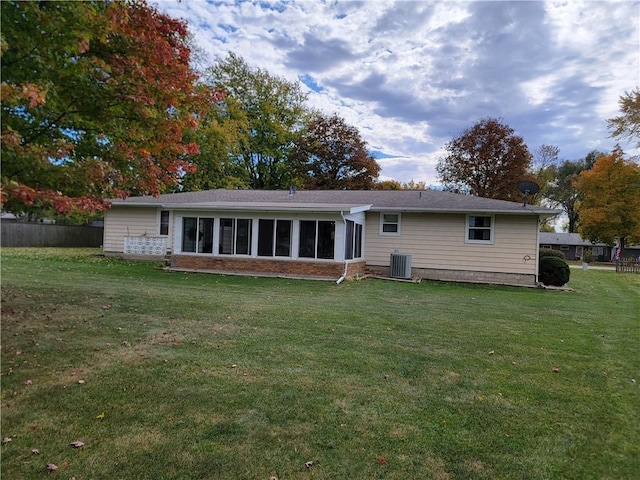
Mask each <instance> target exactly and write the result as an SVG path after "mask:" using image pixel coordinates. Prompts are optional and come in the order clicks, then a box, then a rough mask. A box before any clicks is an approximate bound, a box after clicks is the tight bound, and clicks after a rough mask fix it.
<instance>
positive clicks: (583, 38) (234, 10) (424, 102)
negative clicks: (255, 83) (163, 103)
mask: <svg viewBox="0 0 640 480" xmlns="http://www.w3.org/2000/svg"><path fill="white" fill-rule="evenodd" d="M158 6H159V8H160V9H161V10H162V11H165V12H167V13H168V14H170V15H171V16H174V17H182V18H185V19H186V20H187V21H188V23H189V25H190V29H191V31H192V32H193V34H194V37H195V39H196V42H197V44H198V45H199V46H200V47H201V48H202V50H204V51H205V52H206V54H207V56H208V61H209V62H213V59H214V57H215V56H217V55H220V56H224V55H226V52H227V51H233V52H235V53H236V54H238V55H240V56H242V57H243V58H244V59H245V60H246V61H247V62H248V63H249V64H251V65H254V66H256V67H260V68H263V69H266V70H268V71H269V72H271V73H272V74H274V75H278V76H282V77H284V78H287V79H288V80H292V81H293V80H298V79H299V78H301V77H302V76H305V78H306V76H309V77H311V78H313V81H314V82H315V83H316V84H317V85H319V86H320V87H322V90H321V91H320V92H314V91H312V90H309V104H310V105H312V106H314V107H316V108H320V109H321V110H323V111H325V112H327V113H334V112H335V113H337V114H338V115H341V116H342V117H344V118H345V120H346V121H347V122H348V123H350V124H352V125H354V126H356V127H357V128H358V129H359V130H360V132H361V134H362V135H363V137H364V138H365V139H366V140H367V142H368V143H369V145H370V147H371V148H372V150H376V151H380V152H382V153H384V154H385V155H386V156H388V158H383V159H381V160H380V164H381V165H382V177H383V178H394V179H396V180H399V181H403V182H405V181H409V180H411V179H414V180H424V181H426V182H427V183H430V184H435V183H437V178H436V174H435V164H436V163H437V159H438V157H439V156H440V155H441V153H442V146H443V145H444V144H445V143H446V142H447V141H449V140H451V138H452V137H453V136H455V135H458V134H459V133H460V132H461V131H462V130H464V129H465V128H468V127H470V126H472V125H473V124H474V123H475V122H476V121H478V120H479V119H480V118H483V117H488V116H490V117H498V118H502V119H503V121H504V122H505V123H507V124H509V125H510V126H511V127H513V128H514V129H515V130H516V131H517V133H518V134H520V135H522V136H523V137H524V139H525V141H526V142H527V144H528V145H529V147H530V149H531V150H532V151H533V150H535V149H536V148H537V147H538V146H540V145H541V144H543V143H546V144H552V145H557V146H558V147H559V148H560V150H561V157H562V158H569V159H577V158H582V157H584V156H585V155H586V154H587V153H588V152H589V151H590V150H592V149H594V148H598V149H601V150H608V149H610V148H612V146H613V144H614V143H615V142H614V141H613V140H612V139H610V138H609V133H608V131H607V130H606V119H607V118H611V117H612V116H615V115H617V113H618V98H619V97H620V95H621V94H622V93H623V92H624V91H625V90H631V89H633V88H635V87H636V86H637V85H638V84H640V4H639V3H638V2H627V1H619V2H614V1H606V2H604V1H574V0H567V1H547V2H542V1H534V2H518V1H502V2H491V1H464V2H437V1H430V2H427V1H423V2H408V1H393V0H384V1H375V2H372V1H366V2H356V1H350V2H339V1H322V2H319V1H314V0H289V1H282V2H268V1H264V2H252V1H244V2H232V1H213V2H206V1H204V0H189V1H183V2H177V1H174V0H171V1H168V0H164V1H162V2H160V3H159V4H158Z"/></svg>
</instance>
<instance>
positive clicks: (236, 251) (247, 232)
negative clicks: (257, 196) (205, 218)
mask: <svg viewBox="0 0 640 480" xmlns="http://www.w3.org/2000/svg"><path fill="white" fill-rule="evenodd" d="M218 252H219V253H220V254H222V255H249V254H250V253H251V219H248V218H221V219H220V235H219V244H218Z"/></svg>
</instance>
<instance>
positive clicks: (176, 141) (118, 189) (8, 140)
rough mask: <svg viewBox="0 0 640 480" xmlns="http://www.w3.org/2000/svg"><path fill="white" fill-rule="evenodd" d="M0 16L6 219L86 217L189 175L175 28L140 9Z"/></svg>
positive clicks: (184, 37) (48, 9)
mask: <svg viewBox="0 0 640 480" xmlns="http://www.w3.org/2000/svg"><path fill="white" fill-rule="evenodd" d="M0 7H1V9H2V16H1V22H2V90H1V98H2V137H1V146H2V199H3V202H4V208H6V209H8V210H10V211H13V212H14V213H22V212H31V213H33V212H46V211H54V212H56V213H57V214H64V215H77V214H83V213H91V212H95V211H97V210H102V209H105V208H106V207H107V206H108V202H107V201H106V200H105V199H106V198H109V197H126V196H128V195H130V194H154V195H155V194H159V193H161V192H162V191H164V189H165V188H166V187H167V186H168V185H174V184H175V183H177V182H178V180H179V178H180V177H181V176H182V175H183V174H184V172H188V171H190V170H191V169H192V165H191V164H190V163H189V162H188V161H187V160H186V158H187V157H188V156H189V155H193V154H195V153H197V145H195V144H193V143H189V142H185V141H184V139H183V133H184V131H185V130H187V129H190V128H194V127H195V121H194V117H193V116H192V115H191V109H190V108H189V105H190V104H191V102H192V101H193V100H194V99H193V95H192V94H193V86H194V82H195V80H196V75H195V73H194V72H193V71H192V70H191V68H190V49H189V45H188V31H187V27H186V24H185V23H184V22H182V21H178V20H174V19H172V18H170V17H168V16H166V15H164V14H161V13H159V12H158V11H157V10H156V9H155V8H152V7H149V6H147V5H146V4H145V3H144V2H142V1H135V2H112V1H107V2H103V1H91V2H22V1H3V2H1V5H0Z"/></svg>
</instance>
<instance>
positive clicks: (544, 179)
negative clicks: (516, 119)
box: [527, 145, 560, 204]
mask: <svg viewBox="0 0 640 480" xmlns="http://www.w3.org/2000/svg"><path fill="white" fill-rule="evenodd" d="M559 154H560V149H559V148H558V147H556V146H555V145H541V146H539V147H538V148H537V149H536V151H535V152H534V154H533V162H532V165H531V168H532V170H531V172H530V173H531V175H532V178H535V182H536V183H537V184H538V185H539V186H540V190H539V191H538V193H536V194H534V195H532V196H530V197H529V198H528V200H527V201H528V203H532V204H538V203H540V200H541V199H542V198H544V197H546V196H547V191H548V190H549V188H550V187H551V185H552V184H553V180H554V174H555V172H556V171H557V163H558V156H559Z"/></svg>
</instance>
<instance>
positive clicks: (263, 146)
mask: <svg viewBox="0 0 640 480" xmlns="http://www.w3.org/2000/svg"><path fill="white" fill-rule="evenodd" d="M206 78H207V82H208V84H209V85H211V86H213V87H214V88H219V89H221V90H224V91H225V92H227V98H226V102H227V103H228V104H229V107H228V115H229V118H230V119H232V120H237V121H238V125H240V126H241V127H240V128H241V130H240V139H239V150H238V152H237V153H236V152H230V154H231V156H232V158H233V161H234V162H235V163H236V164H237V165H238V166H239V167H240V169H241V170H242V171H243V172H244V174H245V175H246V178H247V179H248V181H247V184H248V186H249V187H250V188H255V189H278V188H286V187H288V186H290V184H291V181H292V178H293V177H292V176H293V168H292V166H291V165H290V164H289V162H288V159H289V150H290V149H291V146H292V144H293V141H294V138H295V134H296V131H297V130H299V129H300V128H301V127H302V125H303V122H304V116H305V113H306V112H307V110H306V108H305V106H304V102H305V100H306V95H304V94H303V93H302V91H301V88H300V84H299V83H297V82H289V81H287V80H285V79H283V78H278V77H275V76H272V75H271V74H269V73H268V72H267V71H265V70H261V69H258V68H251V67H250V66H249V65H248V64H247V63H246V62H245V61H244V60H243V59H242V58H240V57H238V56H237V55H235V54H233V53H229V54H228V56H227V57H226V58H224V59H218V61H217V63H216V64H215V65H214V66H212V67H210V68H209V69H208V70H207V72H206Z"/></svg>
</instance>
